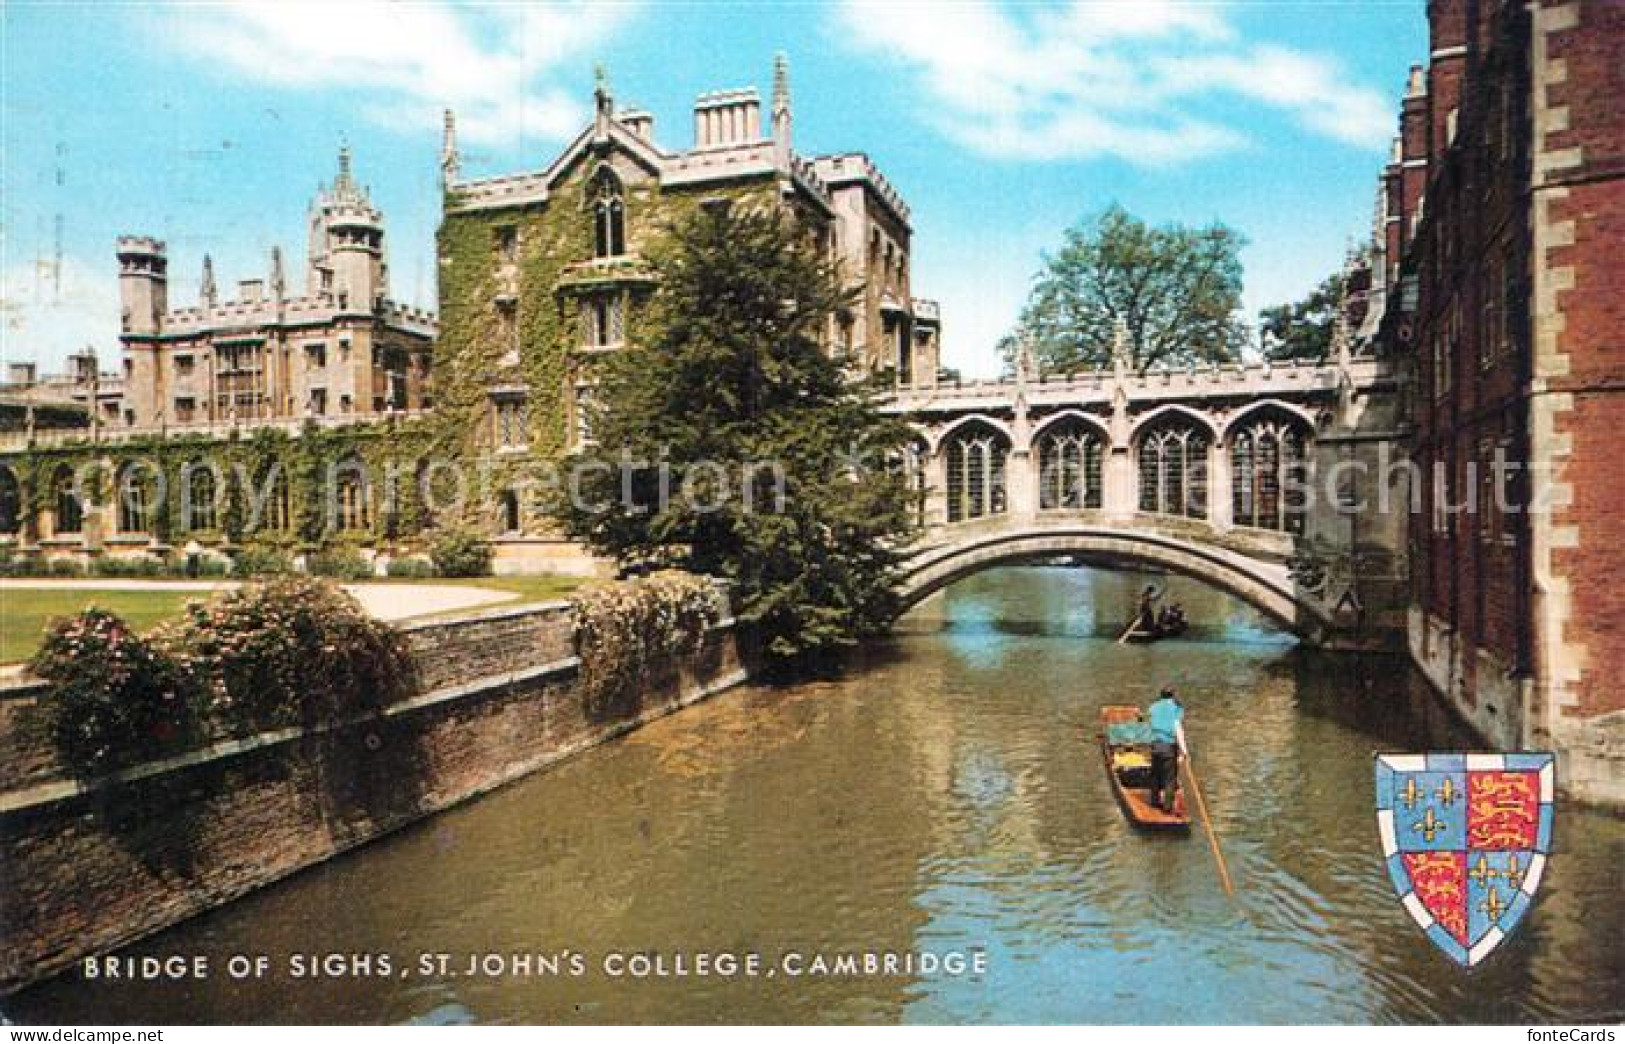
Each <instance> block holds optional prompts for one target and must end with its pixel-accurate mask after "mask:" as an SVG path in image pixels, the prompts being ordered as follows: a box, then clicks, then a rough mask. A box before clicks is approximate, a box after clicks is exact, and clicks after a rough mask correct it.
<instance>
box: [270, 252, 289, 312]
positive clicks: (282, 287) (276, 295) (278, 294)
mask: <svg viewBox="0 0 1625 1044" xmlns="http://www.w3.org/2000/svg"><path fill="white" fill-rule="evenodd" d="M287 290H288V285H287V280H286V279H285V278H284V277H283V275H282V248H281V247H272V248H271V300H273V301H281V300H284V299H285V298H286V297H287Z"/></svg>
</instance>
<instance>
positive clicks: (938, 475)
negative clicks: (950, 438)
mask: <svg viewBox="0 0 1625 1044" xmlns="http://www.w3.org/2000/svg"><path fill="white" fill-rule="evenodd" d="M923 463H924V465H925V530H926V533H927V535H935V534H937V533H940V532H941V531H942V527H943V526H945V525H947V524H948V457H947V455H946V454H945V453H944V452H943V450H942V448H941V447H938V449H937V451H936V452H935V453H932V454H930V455H928V456H927V457H926V458H925V460H924V462H923Z"/></svg>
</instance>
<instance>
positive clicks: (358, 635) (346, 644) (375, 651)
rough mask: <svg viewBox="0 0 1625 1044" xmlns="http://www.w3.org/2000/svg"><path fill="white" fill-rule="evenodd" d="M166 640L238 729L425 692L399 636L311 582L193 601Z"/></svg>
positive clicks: (321, 716)
mask: <svg viewBox="0 0 1625 1044" xmlns="http://www.w3.org/2000/svg"><path fill="white" fill-rule="evenodd" d="M155 640H156V642H157V643H158V644H159V645H160V646H161V647H163V648H164V649H167V650H168V651H169V653H170V655H171V656H172V657H173V658H174V660H175V662H176V663H178V664H180V665H181V666H182V667H183V668H184V669H186V670H187V671H189V672H191V674H192V676H193V677H194V678H196V679H198V683H199V684H200V685H202V686H203V687H204V690H205V693H206V695H207V697H208V700H209V704H210V707H211V709H212V711H213V713H214V714H215V715H216V716H217V717H219V718H220V719H221V720H222V721H224V722H226V723H227V724H228V725H231V726H233V727H237V728H245V727H246V728H250V729H266V728H275V727H278V726H285V725H309V724H313V723H317V722H331V721H335V720H338V719H340V718H344V717H346V716H349V715H353V714H357V713H361V712H364V711H369V710H373V709H376V708H378V707H381V706H384V705H386V704H388V703H390V702H393V701H395V700H398V699H400V698H402V697H404V696H406V695H409V694H410V693H411V692H412V691H413V689H414V688H415V675H414V672H413V668H412V662H411V658H410V656H409V654H408V652H407V649H406V645H405V643H404V641H403V640H402V638H401V636H400V634H399V632H397V631H395V630H394V629H393V628H391V627H389V626H388V625H387V624H384V623H382V622H380V621H378V620H376V619H374V618H372V617H371V616H368V615H367V613H366V611H365V610H363V609H362V608H361V605H360V603H359V602H357V601H356V600H355V599H354V598H352V597H351V596H350V595H348V594H346V593H345V592H344V591H342V590H340V589H339V588H337V587H335V586H334V585H332V584H330V583H324V582H322V581H319V580H313V579H310V578H308V577H279V578H277V579H274V580H270V581H267V582H266V583H264V584H254V585H249V586H247V587H244V588H241V589H239V590H236V591H231V592H227V593H225V594H222V595H220V596H218V597H216V598H215V599H213V600H212V601H209V602H193V603H191V604H190V605H188V606H187V611H186V613H185V615H183V616H182V617H181V618H180V619H179V620H177V621H174V622H172V623H170V624H168V625H165V627H163V628H162V629H160V631H159V633H158V635H157V637H156V639H155Z"/></svg>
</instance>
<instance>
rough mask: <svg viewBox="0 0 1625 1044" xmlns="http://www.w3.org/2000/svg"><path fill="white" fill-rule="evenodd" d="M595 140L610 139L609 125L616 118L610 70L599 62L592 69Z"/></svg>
mask: <svg viewBox="0 0 1625 1044" xmlns="http://www.w3.org/2000/svg"><path fill="white" fill-rule="evenodd" d="M592 78H593V88H592V99H593V123H592V128H593V138H594V139H595V140H597V141H600V142H602V141H604V140H606V139H607V138H608V137H609V123H610V120H611V119H613V118H614V115H615V113H614V109H615V99H614V98H613V97H611V96H610V90H609V70H608V69H606V68H604V63H603V62H599V63H598V64H597V65H595V66H593V69H592Z"/></svg>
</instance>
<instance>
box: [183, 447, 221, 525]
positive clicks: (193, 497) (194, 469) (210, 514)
mask: <svg viewBox="0 0 1625 1044" xmlns="http://www.w3.org/2000/svg"><path fill="white" fill-rule="evenodd" d="M182 482H183V484H184V486H185V489H186V500H185V501H184V504H185V506H186V519H185V523H186V530H187V531H188V532H191V533H198V532H206V531H209V530H213V529H218V528H220V502H219V496H220V485H219V483H218V482H216V481H215V475H214V468H213V466H211V465H208V464H204V463H202V462H201V461H194V462H193V463H191V464H188V465H187V466H186V471H185V472H184V473H183V474H182Z"/></svg>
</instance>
